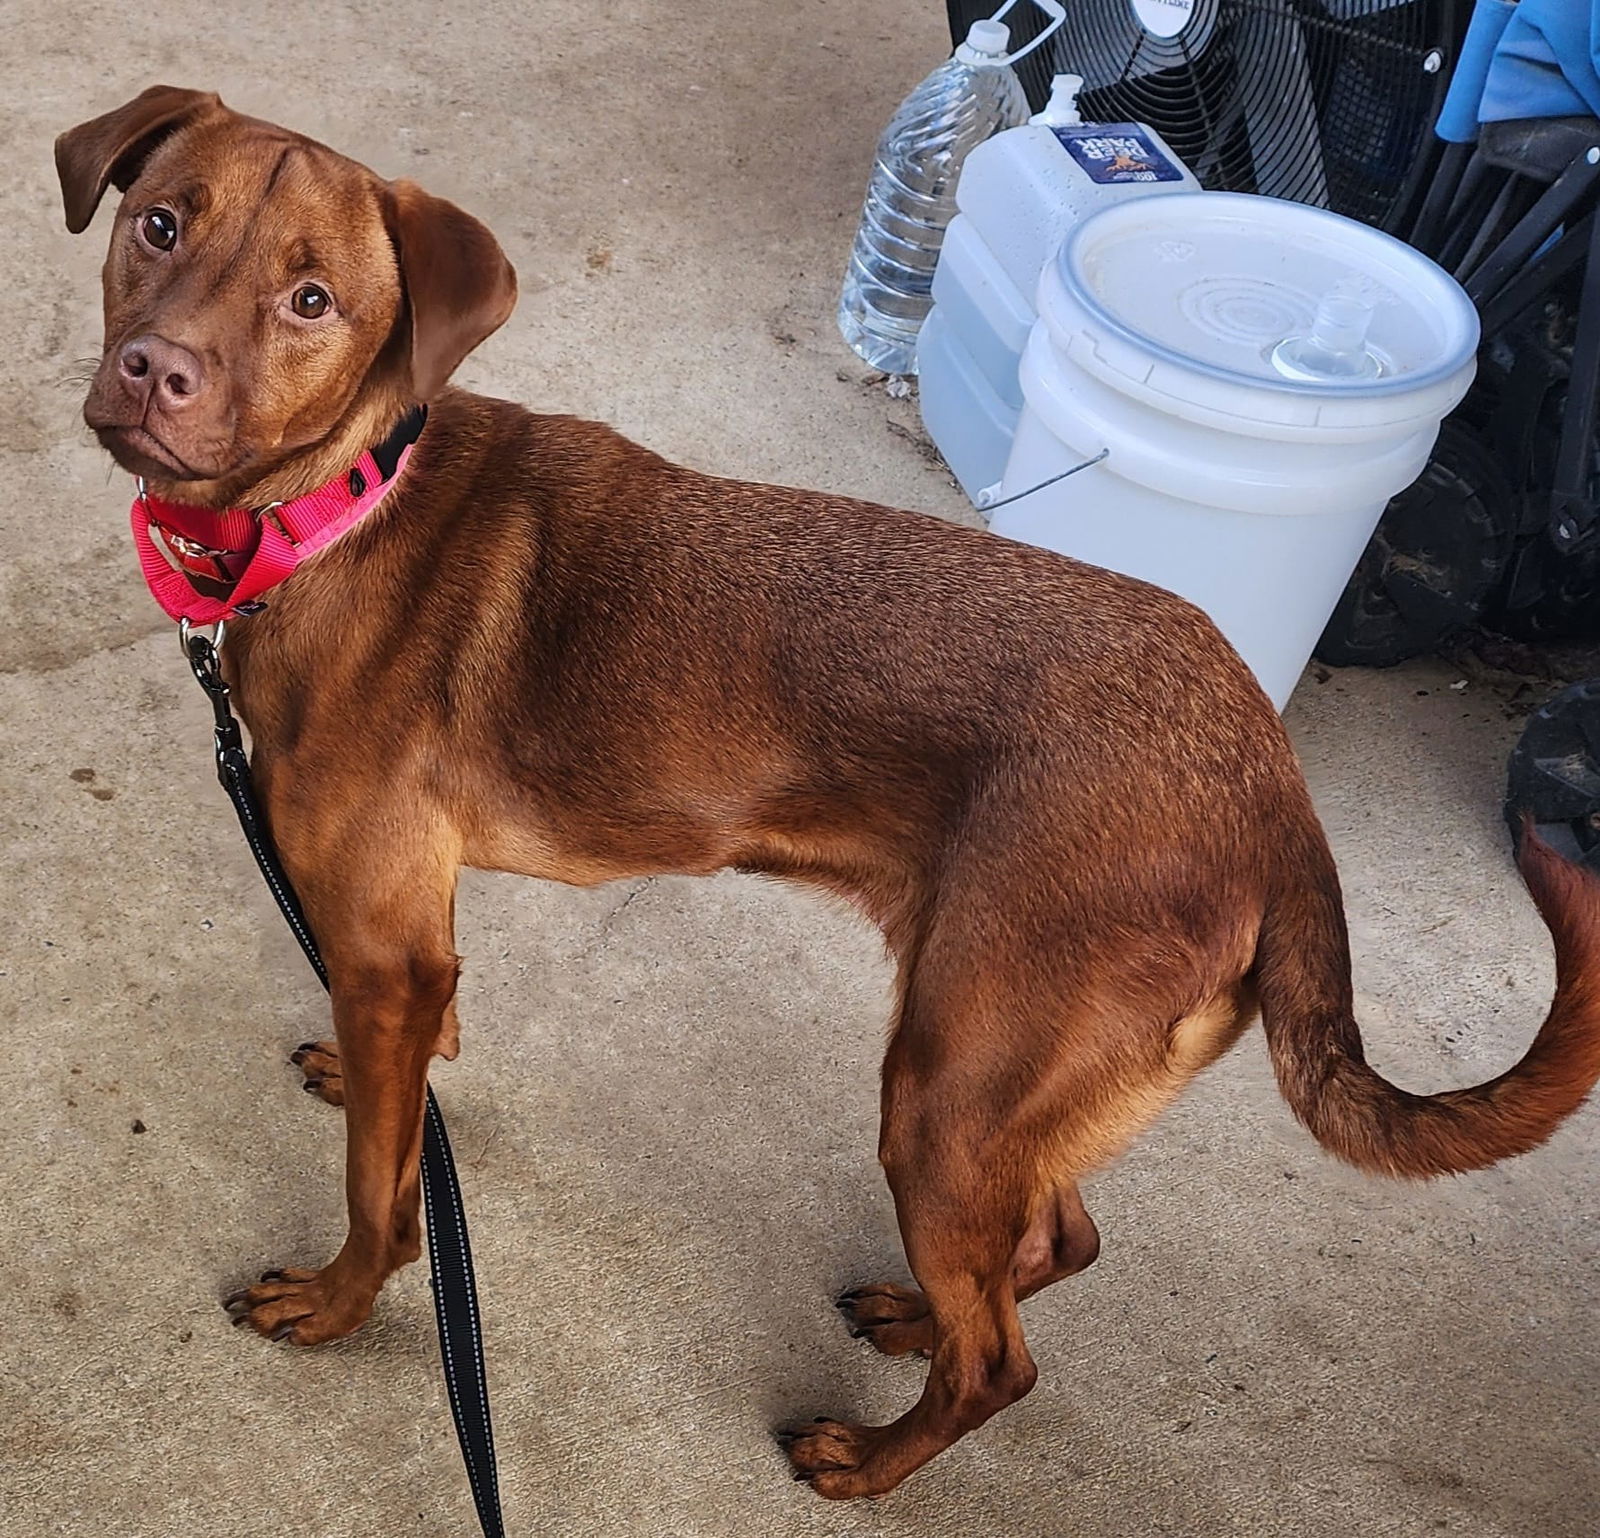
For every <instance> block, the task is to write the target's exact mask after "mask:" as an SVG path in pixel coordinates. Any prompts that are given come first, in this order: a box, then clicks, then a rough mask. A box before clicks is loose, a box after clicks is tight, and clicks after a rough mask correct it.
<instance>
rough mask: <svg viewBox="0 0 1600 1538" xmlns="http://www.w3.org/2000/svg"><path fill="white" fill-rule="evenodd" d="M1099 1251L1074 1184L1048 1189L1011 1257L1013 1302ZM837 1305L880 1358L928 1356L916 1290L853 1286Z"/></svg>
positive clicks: (922, 1305) (924, 1308) (924, 1304)
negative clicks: (914, 1355) (880, 1354)
mask: <svg viewBox="0 0 1600 1538" xmlns="http://www.w3.org/2000/svg"><path fill="white" fill-rule="evenodd" d="M1099 1253H1100V1231H1099V1230H1098V1229H1097V1228H1096V1227H1095V1226H1094V1219H1093V1218H1091V1217H1090V1216H1089V1209H1088V1208H1087V1207H1085V1206H1084V1205H1083V1197H1082V1195H1081V1194H1080V1193H1079V1191H1078V1186H1077V1182H1076V1181H1070V1180H1069V1181H1066V1182H1064V1183H1063V1184H1061V1185H1059V1186H1055V1187H1053V1188H1051V1189H1050V1190H1048V1191H1046V1192H1045V1194H1044V1195H1043V1196H1042V1197H1041V1198H1040V1199H1039V1200H1038V1201H1037V1202H1036V1203H1035V1205H1034V1210H1033V1217H1032V1219H1031V1221H1030V1222H1029V1224H1028V1231H1027V1232H1026V1233H1025V1234H1024V1235H1023V1236H1022V1240H1021V1242H1020V1243H1019V1244H1018V1245H1017V1248H1016V1251H1015V1252H1014V1253H1013V1255H1012V1257H1011V1286H1012V1291H1013V1292H1014V1293H1015V1295H1016V1299H1017V1302H1019V1303H1020V1302H1022V1301H1023V1299H1025V1298H1031V1297H1032V1296H1033V1295H1034V1294H1035V1293H1036V1292H1042V1291H1044V1289H1045V1288H1046V1287H1049V1286H1050V1285H1052V1284H1053V1283H1055V1282H1059V1281H1062V1280H1064V1279H1065V1278H1066V1277H1069V1276H1076V1275H1077V1274H1078V1273H1079V1272H1080V1271H1086V1270H1088V1268H1089V1267H1090V1266H1092V1265H1093V1264H1094V1262H1095V1258H1096V1257H1097V1256H1098V1255H1099ZM838 1308H839V1312H840V1313H842V1314H843V1315H844V1316H845V1319H846V1321H847V1322H848V1324H849V1325H850V1333H851V1334H852V1335H853V1336H855V1337H856V1338H857V1339H859V1340H865V1341H867V1342H868V1343H869V1344H870V1345H872V1346H874V1347H875V1348H876V1349H877V1350H879V1351H881V1352H882V1353H883V1354H884V1355H885V1356H906V1355H908V1354H909V1353H911V1352H918V1353H920V1354H922V1355H923V1356H927V1355H929V1354H930V1353H931V1352H932V1350H933V1318H932V1316H931V1315H930V1314H929V1312H928V1300H927V1298H926V1297H924V1296H923V1294H922V1291H921V1289H920V1288H916V1287H901V1286H898V1285H896V1284H895V1283H893V1282H880V1283H877V1284H876V1285H874V1286H870V1287H857V1288H854V1289H852V1290H851V1291H850V1292H847V1293H845V1294H844V1295H843V1296H842V1297H840V1298H839V1300H838Z"/></svg>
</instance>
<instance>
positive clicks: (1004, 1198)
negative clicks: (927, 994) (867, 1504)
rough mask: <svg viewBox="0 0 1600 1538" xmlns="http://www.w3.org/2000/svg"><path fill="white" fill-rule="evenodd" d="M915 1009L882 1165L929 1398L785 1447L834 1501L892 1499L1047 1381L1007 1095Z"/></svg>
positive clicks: (905, 1036) (887, 1103)
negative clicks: (1022, 1272)
mask: <svg viewBox="0 0 1600 1538" xmlns="http://www.w3.org/2000/svg"><path fill="white" fill-rule="evenodd" d="M931 1035H932V1032H931V1031H929V1030H928V1029H926V1028H925V1027H924V1026H923V1024H922V1021H921V1019H920V1018H919V1015H918V1011H917V1009H916V1006H915V1003H914V1001H911V1000H908V1004H907V1007H906V1009H905V1010H904V1012H903V1014H902V1019H901V1024H900V1027H899V1031H898V1033H897V1035H896V1037H895V1040H894V1042H893V1043H892V1044H891V1046H890V1048H889V1054H888V1057H887V1059H886V1060H885V1063H884V1086H883V1129H882V1136H881V1141H880V1151H879V1157H880V1159H881V1160H882V1163H883V1166H884V1170H885V1172H886V1174H887V1175H888V1178H889V1188H890V1190H891V1191H892V1192H893V1194H894V1199H895V1210H896V1213H897V1214H898V1216H899V1219H900V1233H901V1237H902V1239H903V1240H904V1242H905V1248H906V1258H907V1260H908V1261H909V1262H910V1265H911V1270H912V1273H913V1275H915V1277H916V1278H917V1281H918V1282H919V1283H920V1284H921V1287H922V1291H923V1294H924V1296H925V1297H926V1299H927V1305H928V1310H929V1316H930V1318H931V1320H932V1325H933V1329H932V1342H931V1345H932V1350H931V1358H932V1360H931V1363H930V1365H929V1370H928V1378H927V1382H926V1383H925V1385H924V1386H923V1391H922V1397H921V1398H920V1399H919V1400H918V1401H917V1403H916V1404H915V1405H914V1406H913V1407H912V1409H910V1410H909V1411H907V1412H906V1414H904V1415H902V1416H901V1417H900V1418H899V1420H897V1421H894V1422H893V1423H891V1424H890V1425H887V1426H859V1425H852V1424H849V1423H846V1422H842V1421H833V1420H822V1419H819V1420H817V1421H815V1422H813V1423H812V1424H810V1425H806V1426H798V1427H793V1428H791V1429H790V1430H788V1431H787V1432H785V1433H784V1434H783V1435H784V1437H785V1439H786V1440H787V1442H788V1448H789V1457H790V1460H791V1461H792V1462H793V1464H794V1466H795V1469H796V1471H797V1474H798V1475H799V1476H800V1477H803V1478H808V1479H810V1481H811V1483H812V1485H813V1487H814V1488H815V1489H816V1490H817V1491H818V1492H819V1493H820V1494H822V1495H826V1496H830V1497H834V1498H846V1497H850V1496H863V1495H869V1496H870V1495H883V1494H885V1493H886V1492H888V1491H889V1490H892V1489H893V1488H894V1487H895V1486H896V1485H897V1484H899V1483H900V1481H901V1480H902V1479H904V1478H905V1477H906V1475H907V1474H909V1473H911V1472H912V1470H914V1469H917V1468H920V1467H921V1466H922V1465H923V1464H924V1463H926V1462H927V1461H928V1460H929V1459H930V1458H932V1457H933V1456H934V1455H935V1454H936V1453H939V1452H941V1451H943V1449H945V1448H946V1447H948V1446H950V1444H951V1443H952V1442H954V1441H956V1440H957V1439H958V1438H959V1437H961V1436H963V1435H964V1434H965V1433H966V1432H968V1431H971V1430H972V1429H973V1428H974V1427H976V1426H980V1425H982V1424H983V1422H984V1421H986V1420H988V1419H989V1417H990V1416H991V1415H993V1414H994V1413H995V1412H996V1411H997V1410H1000V1409H1003V1408H1004V1407H1005V1406H1006V1405H1008V1404H1011V1403H1013V1402H1014V1401H1015V1400H1018V1399H1020V1398H1021V1397H1022V1396H1023V1395H1024V1394H1026V1393H1027V1392H1028V1390H1029V1389H1030V1388H1032V1387H1033V1383H1034V1379H1035V1377H1036V1376H1037V1374H1036V1370H1035V1368H1034V1365H1033V1359H1032V1358H1031V1357H1030V1356H1029V1354H1028V1347H1027V1344H1026V1342H1025V1341H1024V1340H1023V1336H1022V1324H1021V1321H1020V1320H1019V1319H1018V1317H1017V1300H1016V1291H1015V1287H1014V1284H1013V1281H1012V1275H1011V1262H1012V1257H1013V1255H1014V1254H1015V1253H1016V1251H1017V1247H1018V1245H1019V1244H1020V1242H1021V1240H1022V1237H1023V1235H1024V1234H1025V1233H1026V1232H1027V1230H1028V1226H1029V1218H1030V1216H1031V1212H1032V1208H1033V1204H1034V1191H1033V1182H1034V1169H1033V1168H1031V1167H1030V1161H1029V1160H1028V1159H1027V1157H1026V1155H1025V1151H1024V1150H1023V1149H1022V1148H1020V1147H1019V1146H1018V1144H1017V1139H1016V1137H1015V1136H1014V1135H1013V1134H1015V1132H1016V1131H1017V1128H1016V1125H1015V1121H1014V1117H1013V1114H1012V1113H1013V1111H1014V1106H1008V1105H1007V1104H1006V1102H1007V1101H1008V1100H1010V1099H1011V1096H1010V1095H1008V1094H1006V1093H1005V1092H1004V1091H1003V1090H1001V1089H1000V1086H999V1085H997V1084H994V1083H992V1082H990V1083H986V1082H985V1079H984V1077H983V1076H982V1075H981V1074H974V1073H971V1072H969V1071H968V1070H969V1067H970V1065H969V1064H968V1063H966V1062H965V1061H964V1060H963V1059H962V1057H961V1055H960V1054H959V1053H944V1052H941V1051H939V1050H937V1049H935V1050H933V1051H931V1052H930V1051H929V1050H928V1047H929V1040H930V1037H931Z"/></svg>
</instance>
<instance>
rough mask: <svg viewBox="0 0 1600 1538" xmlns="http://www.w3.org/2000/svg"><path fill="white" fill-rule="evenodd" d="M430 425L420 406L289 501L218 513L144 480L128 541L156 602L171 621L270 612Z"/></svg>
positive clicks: (391, 479)
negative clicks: (150, 487)
mask: <svg viewBox="0 0 1600 1538" xmlns="http://www.w3.org/2000/svg"><path fill="white" fill-rule="evenodd" d="M427 419H428V408H427V407H426V406H416V407H414V408H413V409H412V410H411V411H409V412H407V413H406V415H405V416H404V417H403V418H402V419H401V421H400V424H399V426H397V427H396V428H395V430H394V431H393V432H392V433H390V434H389V436H388V437H387V438H385V439H384V440H383V442H382V443H380V444H378V445H377V446H376V447H375V448H372V449H369V450H368V451H367V452H366V453H365V454H363V455H362V456H361V458H360V459H358V460H357V461H356V462H355V464H354V465H353V466H352V467H351V468H350V469H349V470H348V471H347V472H345V473H344V474H342V475H336V476H335V477H334V478H333V479H332V480H331V481H328V482H327V483H326V484H324V485H322V486H319V487H318V488H317V489H316V490H315V491H311V492H307V493H306V495H305V496H303V497H296V498H295V499H294V501H293V502H274V503H273V504H272V506H271V507H265V508H262V509H260V510H259V511H257V510H256V509H254V508H248V507H230V508H225V509H223V510H222V511H220V512H219V511H217V510H216V509H214V508H208V507H190V506H187V505H186V504H184V503H181V502H166V501H163V500H162V499H161V498H160V497H152V496H150V495H148V494H147V493H146V491H145V489H144V482H143V481H141V482H140V483H139V494H138V495H137V496H136V497H135V498H134V499H133V509H132V519H133V543H134V548H135V549H136V550H137V551H138V553H139V565H140V567H141V568H142V569H143V571H144V580H145V581H146V582H147V583H148V584H149V586H150V591H151V593H152V594H153V595H154V597H155V601H156V602H157V603H158V604H160V605H161V607H162V608H163V609H165V610H166V612H167V613H168V615H170V616H171V617H172V618H173V619H176V620H188V621H189V623H190V624H192V625H212V624H215V623H216V622H217V621H218V620H227V619H233V618H234V617H235V616H236V615H241V614H254V613H256V612H257V611H258V610H260V609H263V608H265V607H266V604H265V601H264V600H263V599H262V596H261V595H262V594H263V593H265V592H266V591H267V590H268V589H269V588H274V587H276V586H277V585H278V584H279V583H280V582H282V581H283V580H284V579H285V578H286V577H288V576H289V575H290V574H291V573H292V572H293V571H294V569H295V568H296V567H297V566H298V565H299V564H300V563H301V562H302V561H304V560H305V559H306V558H307V557H309V556H312V555H315V554H316V552H317V551H319V550H321V549H324V548H325V547H326V546H328V545H331V544H332V543H333V542H334V540H336V539H337V538H338V537H339V536H340V535H341V534H344V533H346V532H348V531H349V530H350V529H352V528H354V527H355V525H356V524H357V523H359V522H360V521H361V520H362V519H363V518H364V517H366V515H367V514H368V513H370V512H371V511H372V509H373V508H375V507H376V506H377V505H378V503H380V502H381V501H382V500H383V498H384V495H385V493H386V492H388V490H389V489H390V488H391V487H392V486H393V485H394V483H395V482H396V481H397V480H399V478H400V472H401V471H402V470H404V469H405V467H406V461H407V460H408V459H410V457H411V450H412V448H413V446H414V445H415V444H416V441H417V438H418V436H419V435H420V434H421V432H422V425H423V423H424V422H426V421H427Z"/></svg>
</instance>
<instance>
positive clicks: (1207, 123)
mask: <svg viewBox="0 0 1600 1538" xmlns="http://www.w3.org/2000/svg"><path fill="white" fill-rule="evenodd" d="M992 10H993V6H992V5H988V4H984V3H981V0H980V3H978V4H962V3H961V0H949V12H950V20H951V28H952V31H953V32H954V33H956V34H958V35H961V36H964V35H965V32H966V28H967V26H969V25H970V23H971V22H972V21H973V20H976V19H977V18H978V17H980V16H984V15H987V14H989V13H990V12H991V11H992ZM1185 13H1187V19H1186V20H1184V16H1185ZM1141 16H1142V17H1143V18H1145V19H1146V20H1151V21H1152V22H1154V24H1155V25H1157V26H1159V27H1160V28H1161V29H1162V30H1169V29H1170V28H1171V27H1172V26H1173V25H1174V24H1175V23H1177V22H1182V25H1181V26H1179V27H1178V28H1177V30H1176V31H1175V32H1174V35H1172V36H1170V37H1161V36H1159V35H1157V32H1155V31H1152V30H1150V29H1149V28H1148V27H1146V26H1145V25H1144V23H1143V21H1142V20H1141ZM1163 17H1165V18H1167V19H1166V20H1163V19H1162V18H1163ZM1007 20H1008V22H1015V24H1016V26H1015V36H1016V38H1017V41H1018V43H1019V44H1020V42H1021V41H1023V40H1025V39H1027V38H1029V37H1031V36H1032V35H1034V34H1036V33H1037V32H1038V30H1039V29H1040V27H1041V26H1042V25H1043V19H1042V17H1041V16H1040V14H1039V12H1038V10H1037V8H1036V7H1033V6H1019V7H1018V9H1017V10H1016V11H1014V12H1012V14H1011V16H1010V17H1008V18H1007ZM1459 28H1460V7H1459V6H1458V5H1457V4H1456V3H1455V0H1324V3H1320V4H1319V3H1316V0H1189V3H1187V4H1186V3H1185V0H1069V3H1068V5H1067V20H1066V24H1065V25H1064V26H1063V27H1062V29H1061V30H1060V32H1058V33H1057V34H1056V36H1055V37H1054V38H1052V39H1051V40H1050V41H1049V42H1048V43H1046V44H1045V45H1044V46H1043V47H1042V48H1040V49H1038V50H1037V51H1036V52H1035V53H1033V54H1031V55H1029V57H1028V58H1026V59H1024V60H1023V61H1022V62H1021V64H1019V65H1018V74H1019V76H1020V77H1021V79H1022V83H1023V87H1024V89H1025V90H1026V91H1027V93H1028V98H1029V100H1030V102H1032V103H1033V105H1034V106H1035V108H1037V107H1039V106H1041V105H1042V104H1043V102H1044V100H1045V98H1046V97H1047V96H1048V95H1049V85H1050V78H1051V76H1053V75H1054V74H1056V73H1058V72H1061V73H1065V72H1071V73H1074V74H1078V75H1082V76H1083V77H1084V81H1085V89H1084V92H1083V95H1082V98H1081V107H1082V111H1083V115H1084V118H1085V119H1086V120H1088V121H1091V122H1095V121H1098V122H1126V121H1134V122H1142V123H1148V124H1149V125H1150V126H1151V127H1152V128H1154V129H1155V130H1156V132H1157V133H1159V134H1160V135H1161V136H1162V138H1163V139H1165V140H1166V141H1167V143H1168V144H1170V145H1171V146H1172V148H1173V150H1174V152H1175V153H1176V154H1177V155H1178V156H1179V157H1180V158H1181V159H1182V160H1183V161H1184V163H1185V164H1187V165H1188V166H1189V168H1190V169H1191V170H1192V171H1193V172H1194V173H1195V175H1196V176H1197V177H1198V178H1199V179H1200V183H1201V185H1202V186H1204V187H1209V188H1214V189H1222V190H1225V191H1230V192H1260V193H1265V194H1267V195H1269V196H1272V197H1282V198H1292V199H1294V200H1296V201H1298V202H1302V203H1313V204H1317V205H1319V206H1321V207H1325V208H1332V209H1334V210H1336V211H1337V212H1339V213H1342V214H1347V215H1349V216H1350V217H1352V218H1356V219H1360V220H1363V221H1365V222H1366V223H1369V224H1383V223H1385V222H1387V221H1390V219H1391V216H1392V215H1393V213H1394V211H1395V209H1396V207H1397V205H1398V204H1400V203H1401V202H1402V201H1403V200H1404V199H1405V198H1406V196H1407V194H1408V193H1409V191H1410V189H1411V186H1412V183H1413V181H1414V179H1415V177H1416V175H1417V173H1418V167H1419V165H1420V163H1421V157H1420V156H1419V154H1418V149H1419V147H1420V146H1421V145H1422V143H1423V141H1424V136H1425V134H1426V131H1427V129H1428V128H1429V126H1430V125H1431V124H1432V122H1433V119H1434V117H1435V115H1436V113H1437V111H1438V107H1439V103H1440V101H1441V100H1442V97H1443V91H1444V87H1445V84H1446V82H1447V81H1448V79H1449V66H1450V64H1451V62H1452V60H1453V57H1454V52H1455V44H1456V40H1457V38H1458V36H1459Z"/></svg>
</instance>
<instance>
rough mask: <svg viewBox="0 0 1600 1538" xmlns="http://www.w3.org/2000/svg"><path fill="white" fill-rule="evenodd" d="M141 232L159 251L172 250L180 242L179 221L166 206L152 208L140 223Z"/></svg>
mask: <svg viewBox="0 0 1600 1538" xmlns="http://www.w3.org/2000/svg"><path fill="white" fill-rule="evenodd" d="M139 233H140V234H141V235H143V236H144V238H145V241H146V243H147V244H149V245H152V246H154V247H155V248H156V250H157V251H170V250H171V249H172V248H173V247H174V246H175V245H177V243H178V221H177V220H176V219H174V218H173V217H172V215H171V214H169V213H168V212H167V211H166V209H164V208H152V209H151V210H150V212H149V213H147V214H146V215H145V216H144V218H143V220H141V221H140V224H139Z"/></svg>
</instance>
